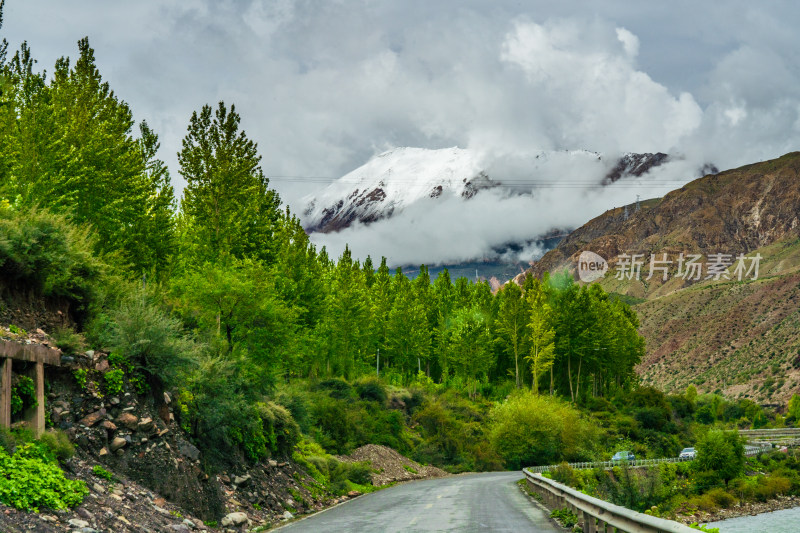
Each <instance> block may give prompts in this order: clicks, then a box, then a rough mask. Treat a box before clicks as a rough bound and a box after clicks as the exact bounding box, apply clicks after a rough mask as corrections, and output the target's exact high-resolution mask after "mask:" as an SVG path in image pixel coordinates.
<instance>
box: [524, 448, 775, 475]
mask: <svg viewBox="0 0 800 533" xmlns="http://www.w3.org/2000/svg"><path fill="white" fill-rule="evenodd" d="M771 448H772V446H771V445H762V446H745V449H744V454H745V456H747V457H750V456H753V455H758V454H760V453H763V452H764V451H766V450H769V449H771ZM691 460H692V459H689V458H681V457H665V458H662V459H635V460H633V461H626V463H627V465H628V466H632V467H642V466H655V465H660V464H662V463H684V462H686V461H691ZM562 464H563V463H562ZM567 464H568V465H569V466H571V467H572V468H604V469H608V468H613V467H615V466H621V465H622V464H623V461H594V462H583V463H567ZM557 466H559V465H546V466H531V467H528V469H527V470H530V471H531V472H534V473H537V474H541V473H542V472H547V471H549V470H553V469H554V468H556V467H557Z"/></svg>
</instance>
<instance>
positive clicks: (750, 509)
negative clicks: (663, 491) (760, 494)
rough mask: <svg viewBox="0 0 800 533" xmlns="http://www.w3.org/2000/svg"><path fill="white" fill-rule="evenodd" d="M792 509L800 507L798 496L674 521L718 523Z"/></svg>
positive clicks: (701, 512) (744, 505)
mask: <svg viewBox="0 0 800 533" xmlns="http://www.w3.org/2000/svg"><path fill="white" fill-rule="evenodd" d="M794 507H800V496H778V497H777V498H775V499H773V500H769V501H767V502H745V503H739V504H736V505H734V506H733V507H729V508H728V509H718V510H716V511H714V512H713V513H707V512H704V511H698V512H697V513H695V514H693V515H691V516H679V517H677V518H675V520H677V521H678V522H682V523H684V524H693V523H695V522H697V523H700V524H706V523H708V522H719V521H721V520H727V519H729V518H737V517H739V516H754V515H758V514H761V513H771V512H772V511H780V510H782V509H792V508H794Z"/></svg>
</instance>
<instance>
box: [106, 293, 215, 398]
mask: <svg viewBox="0 0 800 533" xmlns="http://www.w3.org/2000/svg"><path fill="white" fill-rule="evenodd" d="M111 318H112V320H111V323H110V331H109V332H108V338H107V339H104V340H105V342H104V344H108V345H110V346H111V347H112V348H113V349H114V352H115V353H117V354H119V355H120V356H121V357H124V358H126V359H127V360H128V361H130V363H131V364H132V365H133V367H134V368H135V369H140V370H143V371H144V372H146V373H147V374H148V375H151V376H155V377H157V378H158V379H159V380H161V381H162V382H163V383H166V384H171V383H173V382H175V380H176V378H177V375H178V373H179V371H181V370H186V369H188V368H191V366H192V363H194V359H195V356H196V354H197V352H198V350H199V348H200V347H199V345H197V344H196V343H195V342H194V341H193V339H191V338H190V337H187V336H186V335H185V334H184V332H183V325H182V324H181V321H180V320H178V319H176V318H173V317H171V316H169V315H168V314H167V313H166V311H164V310H163V309H161V307H160V306H159V305H158V304H157V303H156V302H153V301H151V300H150V299H149V297H148V296H147V295H146V294H144V293H143V291H141V290H139V291H136V292H134V293H133V294H131V295H129V296H128V297H127V298H126V299H125V300H124V301H123V302H122V304H121V305H120V306H119V307H118V308H117V309H116V310H115V311H114V312H113V313H112V317H111Z"/></svg>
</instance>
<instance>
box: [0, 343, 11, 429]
mask: <svg viewBox="0 0 800 533" xmlns="http://www.w3.org/2000/svg"><path fill="white" fill-rule="evenodd" d="M11 364H12V359H11V358H10V357H4V358H3V364H2V369H0V426H2V427H4V428H7V427H9V426H11Z"/></svg>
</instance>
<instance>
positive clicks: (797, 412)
mask: <svg viewBox="0 0 800 533" xmlns="http://www.w3.org/2000/svg"><path fill="white" fill-rule="evenodd" d="M786 412H787V414H788V415H789V416H791V417H793V418H794V420H795V424H796V423H797V421H798V420H800V396H798V395H797V394H792V397H791V398H790V399H789V405H788V407H787V409H786Z"/></svg>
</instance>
